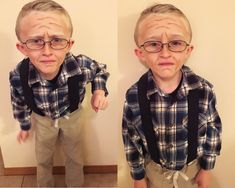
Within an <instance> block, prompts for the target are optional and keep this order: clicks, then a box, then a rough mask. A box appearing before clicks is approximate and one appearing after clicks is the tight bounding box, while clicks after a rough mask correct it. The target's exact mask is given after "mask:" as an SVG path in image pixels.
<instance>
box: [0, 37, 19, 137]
mask: <svg viewBox="0 0 235 188" xmlns="http://www.w3.org/2000/svg"><path fill="white" fill-rule="evenodd" d="M0 40H1V43H0V49H1V50H2V52H3V51H4V54H2V59H7V62H1V63H0V70H1V75H0V80H1V88H2V89H1V92H0V101H1V102H0V103H1V106H0V121H1V122H0V123H1V125H3V127H1V134H2V135H7V134H9V133H11V132H13V131H14V129H15V126H14V124H15V121H14V118H13V113H12V107H11V103H10V87H9V86H10V84H9V72H10V71H11V70H12V69H13V68H14V65H15V62H14V58H13V57H15V51H14V50H13V49H14V47H15V46H10V45H11V44H12V42H10V41H12V39H11V38H10V37H9V35H5V33H0ZM4 49H5V50H4ZM10 49H12V50H10Z"/></svg>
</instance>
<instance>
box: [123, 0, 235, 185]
mask: <svg viewBox="0 0 235 188" xmlns="http://www.w3.org/2000/svg"><path fill="white" fill-rule="evenodd" d="M153 2H161V3H172V4H174V5H176V6H177V7H178V8H180V9H181V10H182V11H183V12H184V13H185V14H186V15H187V17H188V18H189V20H190V22H191V24H192V29H193V42H192V43H193V44H194V47H195V48H194V51H193V54H192V56H191V58H190V59H189V61H188V63H187V65H188V66H190V67H191V68H192V69H193V70H194V71H195V72H197V73H198V74H200V75H201V76H203V77H204V78H206V79H208V80H209V81H210V82H212V83H213V84H214V88H215V92H216V94H217V100H218V110H219V113H220V116H221V119H222V123H223V143H222V151H221V156H220V157H218V159H217V164H216V168H215V170H214V172H213V180H214V182H213V185H212V187H213V188H229V187H234V181H233V178H234V170H235V160H234V158H235V137H234V117H233V116H234V106H235V100H234V98H235V96H234V93H235V84H234V83H235V77H234V74H235V62H234V54H235V53H234V50H235V48H234V44H235V37H234V34H235V24H234V18H235V11H234V8H235V2H234V1H233V0H223V1H222V0H218V1H213V0H207V1H204V0H197V1H193V0H158V1H152V0H138V1H136V0H128V1H126V0H119V1H118V42H119V43H118V71H119V73H118V74H119V82H118V91H119V92H118V96H119V98H120V103H119V104H120V105H119V107H118V108H121V104H122V103H123V100H124V93H125V91H126V90H127V88H129V86H130V85H131V84H132V83H134V82H135V81H137V79H138V78H139V76H140V74H141V73H143V72H144V71H145V68H144V67H143V66H142V65H141V64H140V63H139V62H138V60H137V58H136V57H135V55H134V51H133V49H134V47H135V44H134V40H133V32H134V26H135V23H136V20H137V18H138V16H139V13H140V12H141V11H142V10H143V9H144V8H146V7H147V6H149V5H152V4H153ZM119 116H120V118H121V112H120V113H119ZM120 124H121V121H120ZM119 131H120V129H119ZM119 143H120V155H119V156H120V158H119V186H120V187H122V188H129V187H131V183H132V182H131V179H130V176H129V171H128V166H127V165H126V162H125V156H124V153H123V146H122V145H121V139H120V140H119Z"/></svg>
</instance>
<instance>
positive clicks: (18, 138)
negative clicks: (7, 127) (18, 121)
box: [17, 134, 21, 144]
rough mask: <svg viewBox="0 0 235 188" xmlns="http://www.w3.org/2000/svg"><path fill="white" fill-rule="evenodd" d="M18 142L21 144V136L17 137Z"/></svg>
mask: <svg viewBox="0 0 235 188" xmlns="http://www.w3.org/2000/svg"><path fill="white" fill-rule="evenodd" d="M17 141H18V142H19V143H20V144H21V136H20V134H18V135H17Z"/></svg>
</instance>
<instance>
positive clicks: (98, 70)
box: [82, 56, 109, 112]
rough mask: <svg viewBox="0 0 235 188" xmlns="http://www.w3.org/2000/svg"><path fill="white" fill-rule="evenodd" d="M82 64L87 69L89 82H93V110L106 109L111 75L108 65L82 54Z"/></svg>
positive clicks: (86, 73)
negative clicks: (107, 82) (107, 86)
mask: <svg viewBox="0 0 235 188" xmlns="http://www.w3.org/2000/svg"><path fill="white" fill-rule="evenodd" d="M82 64H83V67H86V69H85V75H86V78H87V81H88V82H91V90H92V94H93V95H92V98H91V106H92V108H93V110H95V111H96V112H98V110H104V109H105V108H106V107H107V105H108V101H107V98H106V96H107V95H108V90H107V88H106V81H107V79H108V77H109V73H108V72H107V70H106V65H105V64H101V63H98V62H96V61H94V60H92V59H90V58H89V57H86V56H82Z"/></svg>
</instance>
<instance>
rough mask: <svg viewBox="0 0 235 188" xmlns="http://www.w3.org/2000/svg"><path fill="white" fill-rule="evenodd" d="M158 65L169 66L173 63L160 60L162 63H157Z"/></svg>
mask: <svg viewBox="0 0 235 188" xmlns="http://www.w3.org/2000/svg"><path fill="white" fill-rule="evenodd" d="M158 65H159V66H171V65H174V63H172V62H162V63H158Z"/></svg>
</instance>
